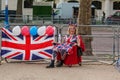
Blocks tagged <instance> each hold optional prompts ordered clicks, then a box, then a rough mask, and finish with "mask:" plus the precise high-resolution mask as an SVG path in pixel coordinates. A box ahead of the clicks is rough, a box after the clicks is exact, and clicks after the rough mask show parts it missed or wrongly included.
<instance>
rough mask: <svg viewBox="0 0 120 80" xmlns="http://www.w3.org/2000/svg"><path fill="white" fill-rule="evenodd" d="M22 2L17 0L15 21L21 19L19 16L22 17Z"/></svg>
mask: <svg viewBox="0 0 120 80" xmlns="http://www.w3.org/2000/svg"><path fill="white" fill-rule="evenodd" d="M22 2H23V0H17V11H16V15H17V16H16V20H15V22H21V21H22V19H20V18H22V13H23V12H22Z"/></svg>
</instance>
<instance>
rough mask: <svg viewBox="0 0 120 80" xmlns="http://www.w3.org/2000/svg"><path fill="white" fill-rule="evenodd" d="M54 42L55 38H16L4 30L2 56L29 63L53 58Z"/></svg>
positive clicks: (10, 32)
mask: <svg viewBox="0 0 120 80" xmlns="http://www.w3.org/2000/svg"><path fill="white" fill-rule="evenodd" d="M53 40H54V37H53V36H38V35H36V36H23V35H19V36H15V35H13V33H12V31H10V30H8V29H5V28H2V43H1V56H2V57H3V58H10V59H17V60H28V61H31V60H38V59H46V58H51V57H52V48H53V45H52V41H53Z"/></svg>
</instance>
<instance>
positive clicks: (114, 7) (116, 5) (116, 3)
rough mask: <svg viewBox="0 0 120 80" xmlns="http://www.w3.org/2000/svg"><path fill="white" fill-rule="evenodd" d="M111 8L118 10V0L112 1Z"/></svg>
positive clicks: (119, 4)
mask: <svg viewBox="0 0 120 80" xmlns="http://www.w3.org/2000/svg"><path fill="white" fill-rule="evenodd" d="M113 9H114V10H120V1H115V2H113Z"/></svg>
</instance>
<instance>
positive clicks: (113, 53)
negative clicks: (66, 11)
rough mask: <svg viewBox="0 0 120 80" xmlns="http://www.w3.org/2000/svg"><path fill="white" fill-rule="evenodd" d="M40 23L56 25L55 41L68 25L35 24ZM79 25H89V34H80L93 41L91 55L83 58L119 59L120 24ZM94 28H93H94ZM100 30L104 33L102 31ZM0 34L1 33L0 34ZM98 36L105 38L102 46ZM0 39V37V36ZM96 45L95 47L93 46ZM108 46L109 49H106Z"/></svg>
mask: <svg viewBox="0 0 120 80" xmlns="http://www.w3.org/2000/svg"><path fill="white" fill-rule="evenodd" d="M16 25H19V26H23V25H28V26H32V25H34V24H32V25H31V24H15V23H12V24H10V26H12V27H14V26H16ZM42 25H46V26H47V25H53V26H55V27H56V35H55V37H56V41H57V42H58V41H59V40H60V36H59V35H61V37H63V36H64V35H65V34H66V30H67V27H68V24H39V25H37V26H39V27H40V26H42ZM77 26H80V27H85V26H89V27H91V28H92V29H91V32H92V34H91V35H81V36H82V38H86V37H87V38H88V37H92V38H93V41H92V52H93V54H94V55H93V56H87V55H85V56H83V60H85V61H86V60H90V61H100V62H105V63H109V64H113V63H114V62H115V61H116V60H118V59H119V57H120V53H119V45H120V40H119V38H120V35H119V31H120V26H119V25H116V26H115V25H77ZM0 27H3V25H0ZM94 29H95V30H94ZM96 29H98V31H97V30H96ZM94 31H96V34H95V33H94ZM102 31H103V32H104V31H105V33H102ZM0 32H1V31H0ZM0 36H1V35H0ZM98 38H99V39H101V40H103V39H107V40H106V41H105V42H104V43H107V45H106V44H104V46H100V44H102V43H103V42H101V43H99V42H97V41H98ZM0 39H1V38H0ZM109 41H110V43H111V44H109V43H108V42H109ZM98 43H99V44H98ZM96 45H97V47H95V46H96ZM101 47H102V50H99V49H98V48H101ZM107 47H108V49H109V50H106V49H107Z"/></svg>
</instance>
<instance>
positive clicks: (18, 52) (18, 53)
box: [6, 52, 20, 58]
mask: <svg viewBox="0 0 120 80" xmlns="http://www.w3.org/2000/svg"><path fill="white" fill-rule="evenodd" d="M17 54H20V52H16V53H14V54H12V55H9V56H7V57H6V58H11V57H12V56H15V55H17Z"/></svg>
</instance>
